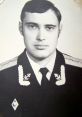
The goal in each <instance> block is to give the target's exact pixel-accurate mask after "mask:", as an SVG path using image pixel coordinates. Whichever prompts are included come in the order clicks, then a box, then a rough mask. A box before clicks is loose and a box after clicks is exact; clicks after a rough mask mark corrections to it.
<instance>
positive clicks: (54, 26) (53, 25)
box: [45, 24, 56, 27]
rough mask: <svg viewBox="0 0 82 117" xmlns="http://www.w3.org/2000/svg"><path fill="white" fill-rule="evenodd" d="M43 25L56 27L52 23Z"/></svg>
mask: <svg viewBox="0 0 82 117" xmlns="http://www.w3.org/2000/svg"><path fill="white" fill-rule="evenodd" d="M45 26H51V27H56V25H53V24H46V25H45Z"/></svg>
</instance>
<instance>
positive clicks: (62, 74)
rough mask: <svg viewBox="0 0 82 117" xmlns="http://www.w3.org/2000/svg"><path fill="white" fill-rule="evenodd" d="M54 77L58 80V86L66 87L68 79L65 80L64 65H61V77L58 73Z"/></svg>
mask: <svg viewBox="0 0 82 117" xmlns="http://www.w3.org/2000/svg"><path fill="white" fill-rule="evenodd" d="M54 76H55V78H56V80H57V81H56V85H57V86H61V85H64V84H65V83H66V78H65V67H64V65H61V68H60V75H59V74H57V73H54Z"/></svg>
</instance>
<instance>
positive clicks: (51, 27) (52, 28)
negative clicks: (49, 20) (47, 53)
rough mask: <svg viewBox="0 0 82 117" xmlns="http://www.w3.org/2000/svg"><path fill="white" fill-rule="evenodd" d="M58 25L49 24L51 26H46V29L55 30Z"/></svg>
mask: <svg viewBox="0 0 82 117" xmlns="http://www.w3.org/2000/svg"><path fill="white" fill-rule="evenodd" d="M55 27H56V26H52V25H49V26H46V27H45V28H46V30H47V31H53V30H54V29H55Z"/></svg>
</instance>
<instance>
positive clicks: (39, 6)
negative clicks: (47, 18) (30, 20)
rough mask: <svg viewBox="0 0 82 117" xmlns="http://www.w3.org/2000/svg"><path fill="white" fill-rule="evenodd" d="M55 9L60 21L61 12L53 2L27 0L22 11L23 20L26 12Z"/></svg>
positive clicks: (42, 11) (41, 11)
mask: <svg viewBox="0 0 82 117" xmlns="http://www.w3.org/2000/svg"><path fill="white" fill-rule="evenodd" d="M49 9H51V10H53V11H54V13H55V15H56V16H57V19H58V21H59V23H60V21H61V13H60V11H59V9H58V8H57V7H55V5H54V4H53V3H51V2H50V1H48V0H30V1H28V2H26V4H25V5H24V7H23V9H22V12H21V21H23V19H24V16H25V12H30V13H44V12H46V11H47V10H49Z"/></svg>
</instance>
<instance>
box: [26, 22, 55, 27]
mask: <svg viewBox="0 0 82 117" xmlns="http://www.w3.org/2000/svg"><path fill="white" fill-rule="evenodd" d="M26 24H33V25H35V26H39V25H38V24H37V23H35V22H26ZM45 26H46V27H47V26H51V27H56V25H53V24H45Z"/></svg>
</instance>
